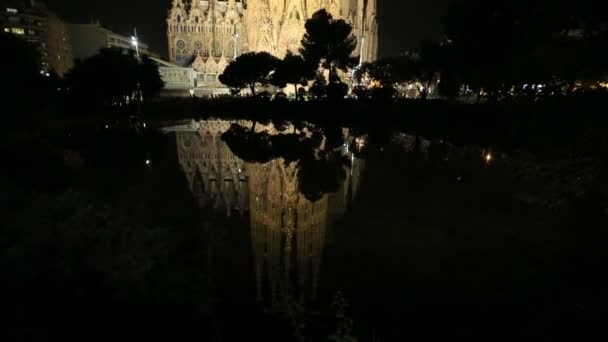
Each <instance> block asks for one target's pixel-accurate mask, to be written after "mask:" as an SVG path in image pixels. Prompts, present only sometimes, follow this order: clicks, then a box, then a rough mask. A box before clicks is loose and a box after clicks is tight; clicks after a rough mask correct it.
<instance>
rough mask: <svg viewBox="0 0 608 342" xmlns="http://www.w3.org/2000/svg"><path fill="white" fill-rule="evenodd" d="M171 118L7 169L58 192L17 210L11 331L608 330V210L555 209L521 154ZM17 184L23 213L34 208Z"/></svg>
mask: <svg viewBox="0 0 608 342" xmlns="http://www.w3.org/2000/svg"><path fill="white" fill-rule="evenodd" d="M232 124H238V125H239V126H238V127H237V126H231V125H232ZM157 126H158V127H155V128H151V127H147V128H144V127H143V126H142V125H141V124H139V125H138V126H136V127H133V126H130V127H127V126H115V125H112V124H109V125H108V126H107V127H106V126H105V125H101V126H99V127H96V128H94V129H89V128H87V129H74V130H67V131H65V132H61V133H53V134H50V137H49V139H48V141H49V145H50V146H52V147H51V148H50V150H51V151H52V152H51V153H50V156H48V157H44V158H43V160H42V161H41V160H39V159H36V158H42V157H41V156H39V157H36V158H32V155H27V154H24V153H22V151H19V152H17V151H15V152H14V155H10V156H9V157H8V158H9V159H12V160H13V161H15V162H18V163H21V164H20V168H18V169H14V170H19V171H14V172H12V173H11V172H7V175H8V176H9V177H12V178H11V179H20V180H24V179H25V180H28V181H27V184H28V185H29V186H32V188H34V189H36V190H34V193H42V194H44V195H40V196H38V195H34V196H37V197H34V198H35V199H34V200H32V201H29V200H27V199H24V200H22V201H21V202H19V203H21V204H20V205H21V206H19V205H17V204H14V208H17V209H13V210H10V212H8V211H7V212H8V214H7V215H8V216H7V217H10V218H9V219H8V221H9V222H11V225H9V227H12V228H9V229H8V230H7V231H8V234H6V236H7V237H10V238H9V239H7V240H8V241H9V242H7V243H6V244H5V247H6V248H5V250H6V251H8V252H6V253H4V255H5V256H6V257H4V259H5V260H7V261H6V262H3V267H5V270H7V273H5V274H7V275H9V277H7V278H10V279H11V280H10V281H9V282H8V285H7V286H8V288H9V291H13V293H14V294H15V295H14V296H9V297H12V298H11V299H10V303H11V304H14V305H15V307H17V308H18V309H16V312H13V313H12V316H13V318H14V320H15V323H13V324H12V325H13V326H14V327H15V329H14V331H15V332H14V333H13V334H14V335H12V337H19V336H21V337H23V336H30V337H32V338H37V339H39V340H44V339H47V338H51V337H53V338H54V337H58V336H61V337H64V338H66V339H67V340H71V339H80V338H83V336H86V337H87V338H88V339H89V340H97V339H99V340H107V338H115V339H116V338H117V337H116V336H122V337H125V338H126V337H128V338H135V339H143V338H146V339H153V340H156V339H159V340H160V339H164V340H167V339H168V340H175V339H182V338H186V336H195V337H196V338H199V339H203V340H217V341H219V340H242V336H243V335H245V336H249V337H250V338H255V339H259V340H281V341H287V340H292V339H293V340H314V341H324V340H327V339H328V337H329V336H330V335H335V334H336V331H341V332H342V333H344V335H352V336H355V337H357V338H358V340H359V341H397V340H399V341H400V340H406V339H415V340H429V339H434V338H445V337H450V338H467V339H474V340H514V339H522V338H529V337H533V338H550V339H553V338H556V337H563V336H569V337H572V338H581V337H582V336H584V335H587V334H589V335H591V334H594V333H602V334H603V333H604V332H603V331H601V330H599V328H600V327H601V326H603V325H604V324H605V318H606V317H608V316H606V315H605V314H606V306H605V304H606V303H607V302H606V298H607V297H606V290H605V289H606V285H608V284H606V281H605V280H604V278H605V277H604V273H605V261H606V255H605V254H606V253H605V241H606V240H605V238H606V233H605V229H606V228H607V227H606V226H605V223H606V220H605V217H602V216H601V215H597V216H595V212H592V213H588V212H587V211H585V210H573V209H556V208H555V207H554V206H550V205H546V203H547V201H546V200H545V199H544V198H543V197H542V196H541V195H540V194H539V191H537V190H538V189H543V188H546V187H547V184H552V180H551V179H540V180H539V179H535V180H527V179H524V178H522V177H518V175H517V172H518V171H517V170H519V169H520V168H521V167H522V166H521V165H522V164H524V163H523V162H520V161H519V160H517V159H516V158H515V157H513V156H512V154H510V155H506V154H503V153H501V152H499V151H493V150H492V149H490V148H477V147H463V146H452V145H450V144H449V143H447V142H443V141H440V140H436V141H429V140H426V139H424V138H422V137H415V136H410V135H407V134H405V133H402V132H389V134H386V135H385V136H383V137H382V138H378V137H376V136H373V135H367V134H364V133H361V132H356V131H355V130H349V129H346V128H340V129H333V130H328V129H323V128H319V127H315V126H314V125H311V124H306V123H304V124H298V125H295V126H294V125H292V124H289V123H286V124H284V125H282V126H283V127H281V125H276V126H275V125H272V124H264V123H256V124H255V126H254V125H253V123H252V122H248V121H234V122H228V121H222V120H206V121H200V122H195V121H192V122H182V123H166V124H159V125H157ZM231 127H232V128H231ZM226 132H229V133H226ZM230 133H232V135H230ZM294 133H295V134H294ZM336 133H338V134H336ZM281 135H285V136H287V135H289V138H284V139H283V138H281V137H279V138H277V136H281ZM222 136H224V139H222ZM336 137H337V138H336ZM47 147H48V146H47ZM37 148H38V147H37ZM23 150H28V149H27V148H23ZM32 152H35V150H34V151H32ZM45 158H46V159H48V160H49V161H48V162H47V161H46V159H45ZM57 160H58V161H57ZM319 160H323V161H324V162H319ZM41 164H42V165H44V167H42V168H40V167H39V165H41ZM55 164H57V165H55ZM9 183H11V182H9ZM15 185H16V187H17V188H20V189H23V187H22V186H20V185H19V182H17V183H13V185H12V186H11V185H7V187H8V188H9V189H13V190H14V191H16V192H15V193H18V194H20V195H19V196H22V197H19V196H17V195H15V196H13V197H11V198H10V199H7V200H6V202H7V203H14V202H15V201H16V200H15V198H27V196H29V192H28V195H23V194H21V192H18V191H17V190H15V187H14V186H15ZM65 189H71V190H69V191H68V192H67V194H66V192H65ZM9 193H10V192H9ZM17 202H18V201H17ZM11 205H13V204H11ZM30 206H31V207H30ZM19 208H20V209H19ZM27 208H30V209H27ZM32 208H35V209H32ZM49 208H50V209H49ZM84 208H88V209H84ZM20 210H21V211H23V213H22V212H21V211H20ZM27 210H35V212H38V213H37V214H35V215H33V216H35V217H37V218H39V221H38V220H37V219H34V218H31V217H29V216H28V217H26V216H27V215H26V214H24V213H25V212H27ZM32 214H33V213H32ZM24 217H26V218H24ZM28 220H34V221H33V222H30V221H28ZM15 222H21V225H24V226H25V225H27V226H28V227H30V228H29V229H31V230H32V233H31V234H29V235H28V238H24V237H22V236H21V235H20V233H18V232H20V231H21V230H20V229H22V228H19V227H20V225H19V224H16V223H15ZM49 222H51V223H49ZM66 222H68V223H66ZM36 225H44V226H45V227H51V226H52V227H55V228H52V229H51V228H48V231H46V230H45V233H44V235H43V236H42V237H36V236H37V235H36V234H39V230H37V229H35V228H31V227H36ZM15 227H16V228H15ZM32 236H33V237H34V238H32ZM11 239H13V240H11ZM35 239H40V241H37V240H35ZM23 241H25V242H23ZM31 241H35V242H31ZM15 268H17V269H21V268H23V269H30V270H31V272H30V273H31V274H29V273H28V272H29V271H28V272H25V273H28V274H27V275H23V274H22V273H24V271H15ZM9 272H10V273H9ZM41 281H43V282H44V284H41ZM32 292H34V294H32ZM336 298H344V299H345V300H346V301H347V302H348V308H347V309H346V308H345V306H340V305H338V306H336V305H332V303H333V304H335V302H336ZM8 307H11V306H10V305H9V306H8ZM343 314H344V315H343ZM351 323H352V329H351V328H350V327H351ZM340 328H343V329H342V330H340ZM294 335H295V337H294ZM119 339H120V338H119ZM15 340H16V339H15Z"/></svg>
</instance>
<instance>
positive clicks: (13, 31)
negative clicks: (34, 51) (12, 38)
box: [11, 27, 25, 35]
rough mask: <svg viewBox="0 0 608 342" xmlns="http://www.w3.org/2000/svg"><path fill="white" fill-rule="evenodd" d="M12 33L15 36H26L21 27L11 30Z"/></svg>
mask: <svg viewBox="0 0 608 342" xmlns="http://www.w3.org/2000/svg"><path fill="white" fill-rule="evenodd" d="M11 32H12V33H14V34H18V35H24V34H25V30H24V29H22V28H20V27H13V28H11Z"/></svg>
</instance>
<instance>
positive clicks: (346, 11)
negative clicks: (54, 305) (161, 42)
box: [167, 0, 378, 82]
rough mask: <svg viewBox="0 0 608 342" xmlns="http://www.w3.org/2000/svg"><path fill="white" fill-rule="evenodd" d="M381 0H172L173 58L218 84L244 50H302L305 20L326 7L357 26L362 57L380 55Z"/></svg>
mask: <svg viewBox="0 0 608 342" xmlns="http://www.w3.org/2000/svg"><path fill="white" fill-rule="evenodd" d="M376 1H377V0H190V1H189V0H173V5H172V8H171V9H170V10H169V17H168V19H167V36H168V43H169V56H170V57H169V59H170V61H171V62H172V63H175V64H178V65H181V66H190V65H192V66H193V68H194V70H195V71H196V72H197V73H200V75H199V76H197V77H198V79H199V80H200V81H201V82H213V81H215V80H216V79H217V75H218V74H221V73H222V72H223V70H224V68H225V67H226V65H227V64H228V63H229V62H230V61H232V60H233V59H234V58H235V56H238V55H239V54H241V53H242V52H249V51H267V52H270V53H272V54H273V55H276V56H277V57H282V56H284V54H285V53H286V52H287V51H288V50H290V51H293V52H297V51H298V49H299V46H300V41H301V39H302V36H303V35H304V31H305V30H304V23H305V22H306V20H307V19H308V18H310V17H311V16H312V14H313V13H315V12H316V11H318V10H319V9H322V8H325V9H326V10H327V11H328V12H330V13H331V14H332V15H333V17H334V18H341V19H344V20H346V21H347V22H348V23H350V24H351V25H352V26H353V33H354V35H355V36H356V37H357V40H358V46H357V49H356V50H355V52H354V54H355V55H359V56H361V59H362V61H373V60H375V59H376V56H377V50H378V45H377V36H378V25H377V21H376Z"/></svg>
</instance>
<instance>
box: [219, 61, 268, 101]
mask: <svg viewBox="0 0 608 342" xmlns="http://www.w3.org/2000/svg"><path fill="white" fill-rule="evenodd" d="M279 62H280V60H279V59H278V58H276V57H275V56H273V55H271V54H269V53H268V52H248V53H245V54H242V55H240V56H239V57H237V58H236V59H235V60H234V61H233V62H232V63H230V64H228V66H227V67H226V69H225V70H224V72H223V73H222V74H221V75H220V77H219V80H220V82H222V84H224V85H226V86H228V87H230V88H239V89H242V88H246V87H249V89H250V90H251V94H252V95H253V96H256V92H255V87H256V86H257V85H266V84H268V83H270V74H271V72H272V71H273V70H275V69H276V68H277V66H278V65H279Z"/></svg>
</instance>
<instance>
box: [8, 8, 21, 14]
mask: <svg viewBox="0 0 608 342" xmlns="http://www.w3.org/2000/svg"><path fill="white" fill-rule="evenodd" d="M6 11H7V12H8V13H18V12H19V11H17V9H16V8H7V9H6Z"/></svg>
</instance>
